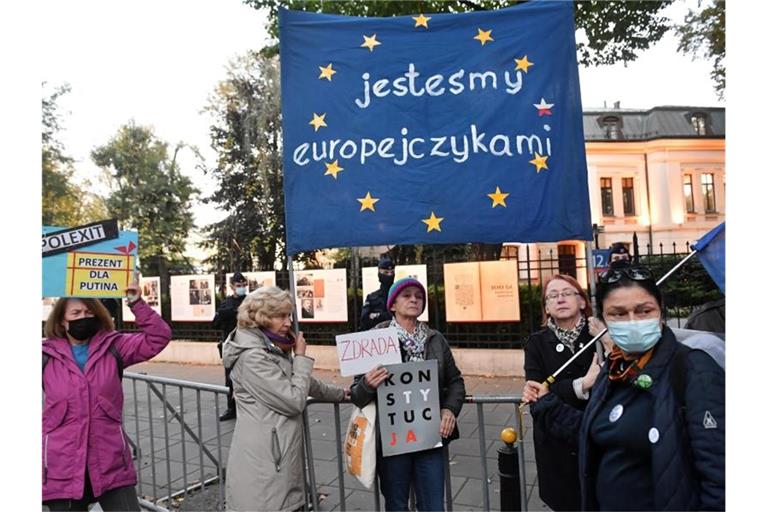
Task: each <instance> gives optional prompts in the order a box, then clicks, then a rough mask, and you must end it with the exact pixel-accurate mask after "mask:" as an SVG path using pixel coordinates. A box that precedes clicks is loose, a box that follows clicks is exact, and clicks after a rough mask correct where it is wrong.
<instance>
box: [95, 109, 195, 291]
mask: <svg viewBox="0 0 768 512" xmlns="http://www.w3.org/2000/svg"><path fill="white" fill-rule="evenodd" d="M184 147H187V146H185V145H184V144H183V143H180V144H178V145H176V147H175V148H174V150H173V155H172V156H169V154H168V144H167V143H166V142H163V141H162V140H160V139H158V138H157V137H156V136H155V134H154V132H153V130H152V128H150V127H145V126H138V125H136V124H135V123H134V122H133V121H130V122H129V123H128V124H126V125H124V126H122V127H120V129H118V131H117V134H116V135H115V136H114V137H112V138H111V139H110V140H109V141H108V142H107V143H106V144H104V145H103V146H100V147H97V148H95V149H94V150H93V151H92V152H91V158H92V159H93V161H94V162H95V163H96V165H98V166H100V167H102V168H104V169H106V170H107V172H108V173H109V179H110V188H111V189H112V193H111V195H110V197H109V198H108V199H107V208H108V210H109V214H110V215H111V216H113V217H115V218H117V219H118V221H120V223H121V229H135V230H137V231H138V232H139V237H140V243H139V257H140V259H141V263H142V271H143V272H145V273H146V272H147V271H149V270H150V268H152V269H154V270H156V271H158V272H160V274H161V278H163V277H165V276H167V273H168V272H169V271H170V270H173V269H174V267H175V266H176V265H177V264H178V263H180V262H183V261H184V256H183V254H184V248H185V245H186V240H187V235H188V234H189V231H190V229H192V228H193V227H194V222H193V218H192V211H191V201H192V198H193V195H194V194H196V193H198V190H197V189H195V188H194V187H193V185H192V181H191V180H190V179H189V178H188V177H186V176H184V175H183V174H181V172H180V170H179V166H178V164H177V162H176V160H177V156H178V153H179V151H180V150H181V149H182V148H184ZM191 149H192V150H193V151H195V150H194V148H191ZM148 266H149V267H148ZM180 266H181V267H183V268H189V265H188V264H187V263H183V264H181V265H180Z"/></svg>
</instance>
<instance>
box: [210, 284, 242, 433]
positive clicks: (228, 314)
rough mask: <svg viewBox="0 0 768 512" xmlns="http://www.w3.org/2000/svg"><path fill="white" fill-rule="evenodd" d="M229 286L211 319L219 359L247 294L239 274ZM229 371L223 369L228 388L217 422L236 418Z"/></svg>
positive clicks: (234, 326) (235, 324)
mask: <svg viewBox="0 0 768 512" xmlns="http://www.w3.org/2000/svg"><path fill="white" fill-rule="evenodd" d="M229 285H230V287H231V288H232V293H233V295H230V296H229V297H227V298H226V299H224V302H222V303H221V305H220V306H219V309H218V310H217V311H216V316H214V317H213V328H214V329H221V339H220V340H219V343H218V345H217V346H218V348H219V356H220V357H221V355H222V352H221V347H222V345H223V344H224V341H225V340H226V339H227V336H229V333H231V332H232V331H233V330H234V329H235V328H236V327H237V308H239V307H240V304H241V303H242V302H243V299H245V295H246V294H247V293H248V280H247V279H246V278H245V276H243V274H241V273H240V272H235V273H234V274H233V275H232V278H231V279H230V280H229ZM229 372H230V370H229V369H227V368H224V381H225V383H226V386H227V387H228V388H229V393H227V410H226V411H224V414H222V415H221V416H219V421H227V420H232V419H235V418H236V417H237V409H236V408H235V399H234V396H233V395H232V380H231V379H230V378H229Z"/></svg>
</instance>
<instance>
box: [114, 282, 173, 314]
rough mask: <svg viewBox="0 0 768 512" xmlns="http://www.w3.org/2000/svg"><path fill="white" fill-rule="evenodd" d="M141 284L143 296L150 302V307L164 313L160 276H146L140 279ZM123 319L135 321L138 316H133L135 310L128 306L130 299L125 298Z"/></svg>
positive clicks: (158, 312)
mask: <svg viewBox="0 0 768 512" xmlns="http://www.w3.org/2000/svg"><path fill="white" fill-rule="evenodd" d="M139 286H141V298H142V299H144V301H146V303H147V304H149V307H151V308H152V309H154V310H155V312H156V313H157V314H158V315H162V314H163V313H162V310H161V306H160V277H144V276H141V278H140V279H139ZM122 302H123V321H124V322H133V321H135V320H136V317H135V316H133V311H131V308H129V307H128V301H127V300H125V299H123V301H122Z"/></svg>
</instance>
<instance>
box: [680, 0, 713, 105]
mask: <svg viewBox="0 0 768 512" xmlns="http://www.w3.org/2000/svg"><path fill="white" fill-rule="evenodd" d="M709 4H710V5H709V6H708V7H704V8H701V2H699V9H700V10H699V11H698V12H696V11H694V10H689V11H688V14H686V16H685V21H684V23H683V24H682V25H678V26H676V27H675V33H676V34H677V36H678V37H679V38H680V43H679V45H678V47H677V49H678V51H681V52H683V53H687V54H690V55H692V56H693V57H696V56H697V55H698V54H699V53H700V52H703V54H704V57H705V58H706V59H709V60H713V62H712V71H711V72H710V76H711V77H712V81H713V82H714V83H715V91H716V92H717V94H718V97H719V98H720V99H723V97H724V95H725V0H711V1H710V3H709Z"/></svg>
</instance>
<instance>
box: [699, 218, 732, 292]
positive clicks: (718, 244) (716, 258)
mask: <svg viewBox="0 0 768 512" xmlns="http://www.w3.org/2000/svg"><path fill="white" fill-rule="evenodd" d="M692 247H693V248H694V249H696V251H697V256H698V257H699V261H700V262H701V264H702V265H703V266H704V268H705V269H706V271H707V273H708V274H709V277H711V278H712V280H713V281H714V282H715V284H716V285H717V287H718V288H720V291H721V292H723V293H725V222H723V223H722V224H720V225H719V226H717V227H716V228H715V229H713V230H712V231H710V232H709V233H707V234H706V235H704V236H703V237H701V238H700V239H699V240H698V241H697V242H696V243H694V244H693V246H692Z"/></svg>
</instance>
